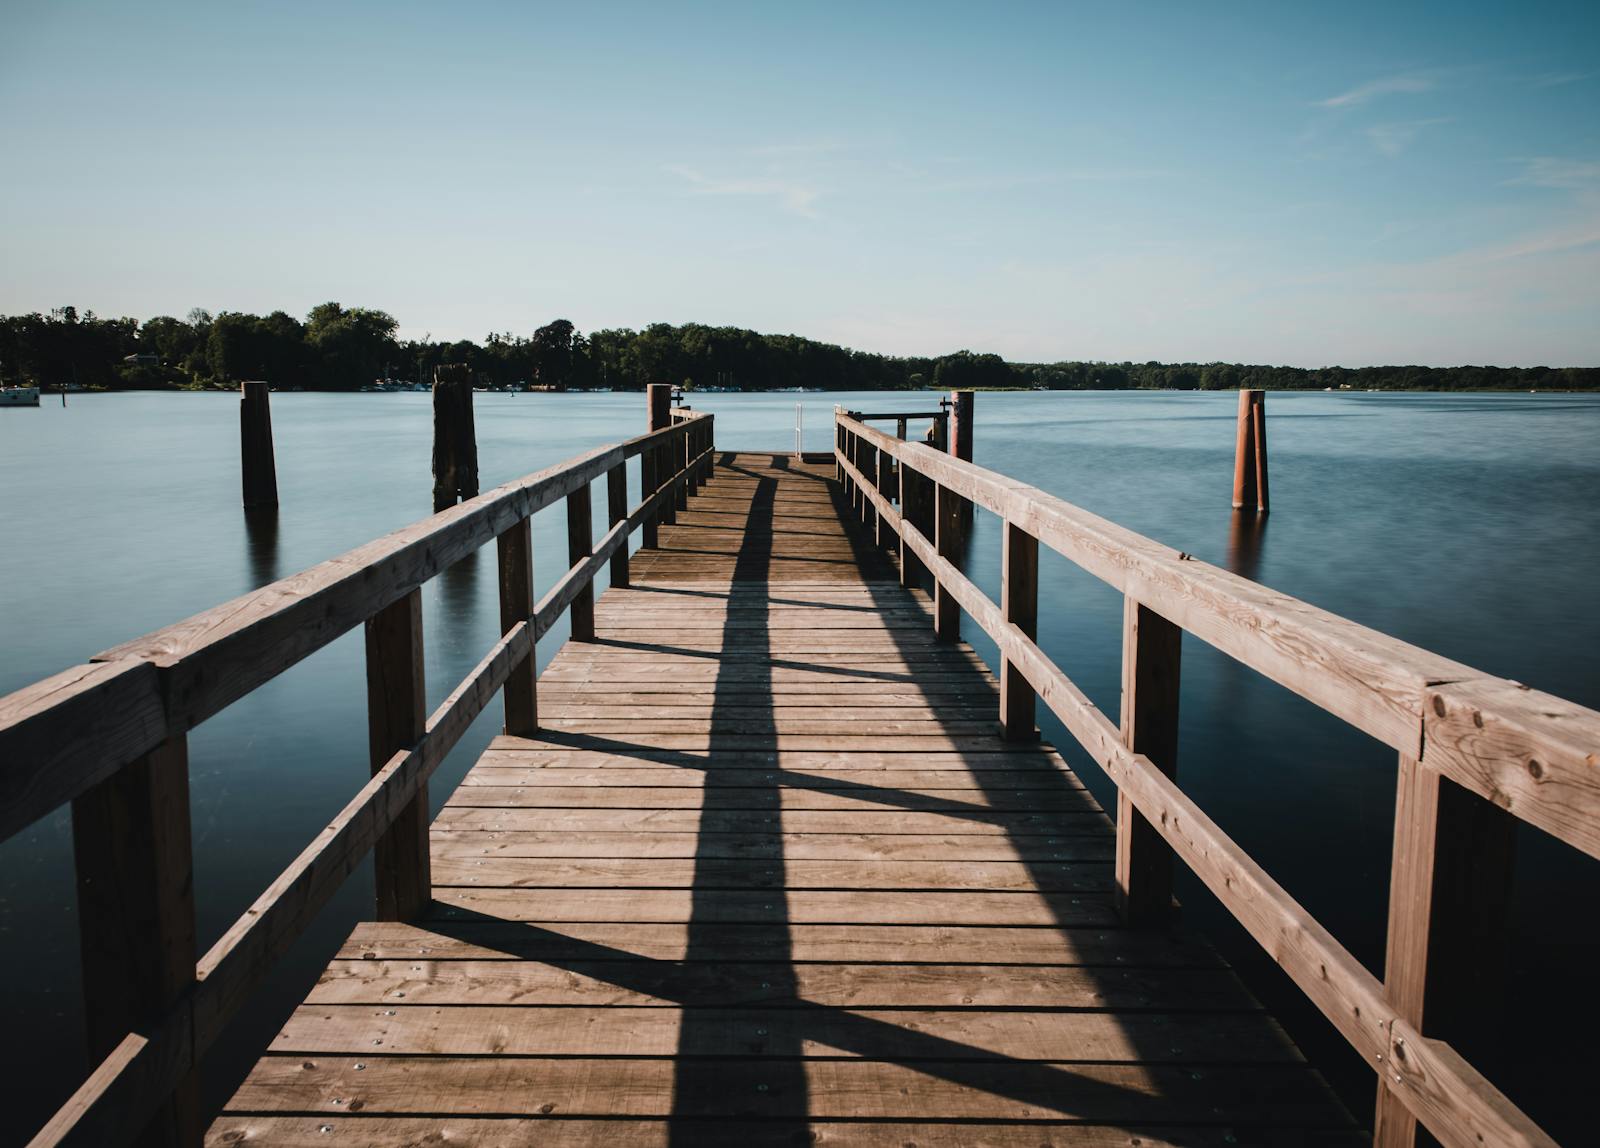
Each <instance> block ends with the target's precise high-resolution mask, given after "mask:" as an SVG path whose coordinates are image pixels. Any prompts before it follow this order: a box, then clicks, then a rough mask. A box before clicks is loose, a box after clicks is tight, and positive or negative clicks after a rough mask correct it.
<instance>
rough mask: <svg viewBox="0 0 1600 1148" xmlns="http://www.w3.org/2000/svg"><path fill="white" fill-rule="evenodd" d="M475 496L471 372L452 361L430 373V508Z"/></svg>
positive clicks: (441, 507)
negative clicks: (431, 483)
mask: <svg viewBox="0 0 1600 1148" xmlns="http://www.w3.org/2000/svg"><path fill="white" fill-rule="evenodd" d="M477 496H478V436H477V431H476V429H475V428H474V427H473V423H472V371H471V369H470V368H468V367H466V366H464V365H460V364H451V365H446V366H442V367H435V368H434V372H433V510H434V513H435V514H437V513H438V512H439V511H441V510H448V509H449V508H450V507H452V506H454V505H455V504H456V503H457V501H460V500H464V499H468V498H476V497H477Z"/></svg>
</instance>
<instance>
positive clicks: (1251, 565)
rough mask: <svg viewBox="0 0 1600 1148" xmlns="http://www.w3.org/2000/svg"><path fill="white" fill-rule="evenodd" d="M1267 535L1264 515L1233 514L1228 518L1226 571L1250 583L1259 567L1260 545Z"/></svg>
mask: <svg viewBox="0 0 1600 1148" xmlns="http://www.w3.org/2000/svg"><path fill="white" fill-rule="evenodd" d="M1266 535H1267V516H1266V515H1265V514H1234V515H1230V516H1229V518H1228V569H1229V570H1231V571H1232V572H1233V573H1235V574H1237V575H1239V577H1241V578H1248V579H1250V580H1251V581H1252V582H1254V581H1255V579H1256V571H1257V569H1258V568H1259V567H1260V565H1261V544H1262V541H1263V539H1265V538H1266Z"/></svg>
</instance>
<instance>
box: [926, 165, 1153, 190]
mask: <svg viewBox="0 0 1600 1148" xmlns="http://www.w3.org/2000/svg"><path fill="white" fill-rule="evenodd" d="M1171 174H1172V173H1171V172H1169V171H1165V170H1163V169H1161V168H1072V169H1068V170H1065V171H1040V172H1016V173H1011V174H1008V173H1005V172H997V173H995V174H993V175H976V176H971V177H969V178H966V179H942V180H935V181H932V182H928V183H925V184H923V185H922V186H921V187H919V188H916V189H915V190H919V191H925V192H949V191H1013V190H1016V189H1018V188H1024V187H1047V186H1050V185H1054V184H1067V183H1121V182H1125V181H1133V180H1145V179H1164V178H1166V177H1167V176H1169V175H1171Z"/></svg>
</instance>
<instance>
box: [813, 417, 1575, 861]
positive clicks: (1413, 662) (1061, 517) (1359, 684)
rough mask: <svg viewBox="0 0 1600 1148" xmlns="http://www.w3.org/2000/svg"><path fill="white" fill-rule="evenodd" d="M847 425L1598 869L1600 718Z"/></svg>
mask: <svg viewBox="0 0 1600 1148" xmlns="http://www.w3.org/2000/svg"><path fill="white" fill-rule="evenodd" d="M838 417H839V419H840V421H841V422H843V423H850V424H854V426H855V427H858V428H859V430H858V431H857V432H856V433H859V434H860V436H861V437H862V438H863V439H865V440H867V441H868V442H869V443H870V444H871V445H873V446H874V447H875V448H876V449H879V450H882V451H883V452H884V453H885V454H888V455H890V456H892V457H893V458H895V459H896V460H897V461H901V462H904V463H905V464H906V465H907V466H909V467H911V468H912V469H913V470H915V471H916V472H917V473H919V474H923V475H926V476H927V477H928V478H930V479H932V480H934V481H935V482H938V483H939V484H940V485H942V486H945V487H947V488H948V489H950V490H952V491H953V492H954V493H956V494H958V495H960V496H961V497H963V498H967V499H970V500H971V501H973V502H974V503H976V504H977V505H979V506H982V507H984V508H985V509H987V510H991V511H993V512H994V513H995V514H997V515H999V516H1000V517H1001V518H1003V519H1005V520H1006V521H1008V522H1013V523H1015V524H1016V525H1018V526H1020V527H1021V528H1022V529H1024V530H1026V531H1027V532H1028V533H1029V534H1031V535H1032V536H1033V537H1035V538H1037V539H1038V540H1039V541H1040V542H1042V543H1044V544H1045V545H1047V546H1049V547H1050V548H1051V549H1052V550H1054V551H1055V552H1056V553H1058V554H1060V555H1061V556H1062V557H1064V558H1066V559H1067V560H1068V561H1070V562H1072V563H1073V564H1074V565H1076V566H1078V567H1080V568H1082V569H1084V570H1086V571H1088V572H1089V573H1090V574H1093V575H1095V576H1096V577H1097V578H1099V579H1100V580H1101V581H1102V582H1105V583H1106V584H1107V585H1110V586H1112V587H1114V588H1115V589H1117V590H1120V591H1122V592H1124V593H1126V594H1129V595H1131V596H1132V597H1135V598H1137V599H1138V600H1139V601H1140V602H1142V603H1143V604H1144V605H1146V606H1148V607H1149V608H1151V609H1153V610H1155V611H1156V612H1157V613H1159V614H1161V615H1162V616H1163V617H1165V618H1167V619H1169V620H1170V621H1172V622H1173V623H1174V624H1176V625H1178V626H1180V627H1181V628H1182V629H1184V630H1186V631H1188V632H1189V633H1191V634H1194V635H1195V636H1196V637H1198V638H1200V639H1202V640H1203V641H1205V642H1207V643H1208V644H1210V645H1212V646H1214V647H1216V648H1217V649H1219V650H1221V651H1222V652H1223V653H1225V654H1228V655H1229V656H1230V657H1233V658H1234V659H1236V660H1238V661H1240V662H1242V663H1244V664H1245V665H1247V666H1249V667H1250V668H1251V669H1253V670H1256V671H1257V672H1259V673H1260V674H1262V675H1263V676H1265V677H1267V678H1269V679H1271V680H1272V681H1273V682H1276V683H1277V684H1278V685H1281V686H1283V687H1284V688H1286V689H1288V690H1291V691H1293V692H1294V693H1297V694H1299V695H1300V696H1301V697H1304V698H1306V699H1307V700H1308V701H1310V702H1312V703H1314V704H1315V705H1317V706H1318V707H1319V708H1321V709H1324V710H1326V711H1327V712H1329V713H1331V714H1333V715H1334V716H1335V717H1337V718H1339V719H1341V720H1343V721H1345V722H1348V723H1349V724H1351V725H1353V726H1355V727H1356V728H1357V729H1360V730H1361V731H1362V732H1364V733H1367V734H1369V735H1371V736H1372V737H1374V738H1377V739H1378V740H1379V741H1381V742H1383V743H1385V744H1386V745H1389V746H1390V747H1392V748H1394V749H1396V750H1398V751H1400V752H1402V753H1409V754H1413V755H1422V754H1423V751H1424V743H1426V749H1427V760H1428V762H1429V764H1430V765H1432V766H1434V767H1435V768H1437V769H1439V770H1440V771H1441V772H1443V773H1444V774H1445V775H1446V776H1448V777H1450V778H1451V779H1452V780H1454V781H1456V782H1457V783H1458V784H1460V785H1463V786H1465V787H1466V788H1468V789H1470V790H1472V791H1473V792H1475V793H1477V794H1478V795H1479V796H1481V797H1484V798H1486V799H1488V800H1489V801H1492V802H1494V803H1495V804H1496V805H1499V806H1500V807H1501V808H1503V809H1506V810H1507V811H1509V812H1510V813H1512V814H1514V815H1516V816H1518V817H1520V818H1522V819H1523V820H1525V821H1527V822H1529V823H1530V824H1533V825H1537V826H1538V827H1539V828H1541V829H1543V830H1545V831H1546V832H1548V833H1550V834H1552V835H1553V836H1555V837H1558V838H1560V839H1561V840H1562V841H1565V842H1567V843H1568V844H1569V845H1572V846H1573V847H1574V848H1577V849H1581V850H1582V851H1584V852H1585V853H1588V854H1589V855H1590V856H1591V857H1596V858H1600V712H1597V711H1595V710H1590V709H1587V708H1585V707H1583V706H1579V705H1577V704H1576V703H1573V702H1570V701H1567V700H1565V699H1563V698H1559V697H1556V696H1555V695H1552V694H1546V693H1542V692H1540V691H1538V690H1531V689H1529V688H1528V687H1526V686H1524V685H1522V684H1521V683H1519V682H1515V681H1511V680H1510V679H1507V678H1500V677H1495V676H1493V675H1491V674H1486V673H1484V672H1482V671H1480V670H1476V669H1473V668H1472V667H1471V666H1467V665H1464V664H1462V663H1460V662H1456V661H1453V660H1451V659H1449V658H1446V657H1444V656H1443V655H1440V654H1436V653H1434V652H1432V651H1431V650H1426V649H1423V648H1422V647H1420V646H1415V645H1412V644H1411V643H1409V642H1405V641H1402V640H1401V639H1399V638H1395V637H1392V636H1390V635H1388V634H1385V633H1383V632H1381V631H1379V630H1374V629H1371V628H1370V627H1367V626H1363V625H1361V624H1360V623H1357V622H1352V621H1351V620H1349V619H1348V618H1344V617H1341V616H1340V615H1338V614H1334V613H1331V612H1330V611H1327V610H1323V609H1321V608H1319V607H1317V606H1313V605H1311V604H1310V603H1308V602H1304V601H1301V600H1300V599H1298V598H1294V597H1292V596H1290V595H1288V594H1284V593H1282V592H1280V591H1277V590H1273V589H1271V588H1269V587H1267V586H1263V585H1261V584H1260V583H1258V582H1252V581H1251V580H1249V579H1248V578H1241V577H1240V576H1239V575H1237V574H1233V573H1230V572H1229V571H1227V570H1223V569H1221V568H1220V567H1217V566H1213V565H1211V564H1209V563H1207V562H1203V561H1201V560H1200V559H1198V558H1195V557H1193V556H1192V555H1189V554H1186V553H1183V552H1182V551H1178V550H1174V549H1173V548H1172V547H1170V546H1166V545H1164V544H1162V543H1159V542H1156V541H1154V540H1153V539H1150V538H1146V537H1145V536H1143V535H1141V534H1137V533H1135V532H1134V531H1132V530H1129V529H1127V528H1126V527H1123V526H1119V525H1117V524H1116V523H1114V522H1111V521H1110V520H1109V519H1105V518H1102V517H1100V516H1099V515H1096V514H1093V513H1091V512H1089V511H1087V510H1084V509H1082V508H1081V507H1078V506H1075V505H1073V504H1072V503H1070V502H1067V501H1065V500H1064V499H1061V498H1058V497H1056V496H1055V495H1052V494H1049V493H1047V492H1045V491H1043V490H1040V489H1038V488H1037V487H1033V486H1029V485H1028V484H1026V483H1024V482H1021V481H1018V480H1017V479H1012V478H1007V477H1006V476H1004V475H1001V474H998V473H996V472H994V471H990V470H986V469H984V468H983V467H981V466H978V465H976V464H974V463H970V462H965V461H963V460H961V459H958V458H955V457H953V456H951V455H948V454H945V453H943V452H941V451H937V450H935V449H933V448H932V447H929V446H926V445H924V444H922V443H915V442H907V441H904V440H901V439H897V438H894V437H893V436H891V435H886V434H884V433H883V432H881V431H878V430H875V429H874V428H872V427H869V426H866V425H865V424H863V423H860V422H858V421H857V420H855V419H852V418H851V417H850V416H849V415H840V416H838ZM1308 661H1309V662H1310V663H1311V664H1312V668H1311V669H1309V670H1308V668H1307V664H1306V663H1307V662H1308ZM1530 761H1532V762H1536V763H1537V764H1536V765H1535V766H1534V768H1532V769H1530V767H1529V763H1530Z"/></svg>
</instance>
